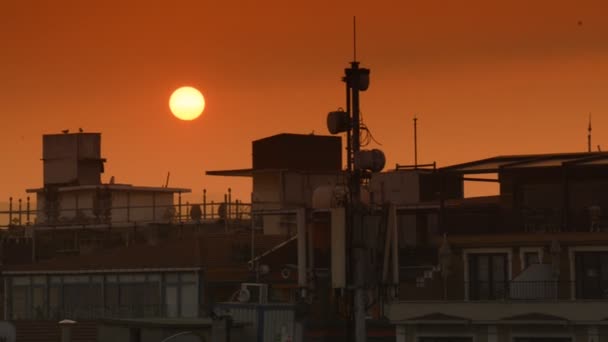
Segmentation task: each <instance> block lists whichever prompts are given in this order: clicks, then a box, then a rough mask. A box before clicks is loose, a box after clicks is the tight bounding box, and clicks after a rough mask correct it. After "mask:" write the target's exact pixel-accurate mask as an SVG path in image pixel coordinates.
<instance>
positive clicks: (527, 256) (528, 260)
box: [524, 252, 540, 268]
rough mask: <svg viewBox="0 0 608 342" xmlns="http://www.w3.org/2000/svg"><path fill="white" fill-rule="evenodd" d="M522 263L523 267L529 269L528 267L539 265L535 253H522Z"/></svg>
mask: <svg viewBox="0 0 608 342" xmlns="http://www.w3.org/2000/svg"><path fill="white" fill-rule="evenodd" d="M524 263H525V267H526V268H527V267H530V265H534V264H540V260H539V258H538V253H537V252H526V253H524Z"/></svg>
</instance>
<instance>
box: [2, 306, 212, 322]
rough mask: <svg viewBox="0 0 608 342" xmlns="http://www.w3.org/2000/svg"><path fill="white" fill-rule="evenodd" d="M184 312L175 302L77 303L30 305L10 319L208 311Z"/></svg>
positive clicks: (191, 312) (201, 311)
mask: <svg viewBox="0 0 608 342" xmlns="http://www.w3.org/2000/svg"><path fill="white" fill-rule="evenodd" d="M186 311H188V312H185V311H184V310H183V308H182V312H181V313H180V312H179V307H178V305H177V304H173V305H167V304H142V305H120V306H115V307H103V306H98V305H79V306H73V307H63V308H57V307H55V308H48V307H42V306H37V307H31V308H22V309H14V308H13V310H11V312H10V319H18V320H40V319H56V320H61V319H64V318H70V319H100V318H113V319H126V318H177V317H188V318H192V317H202V316H205V314H206V313H207V312H208V311H207V308H206V307H205V306H200V307H199V308H197V307H196V306H193V307H190V308H188V310H186Z"/></svg>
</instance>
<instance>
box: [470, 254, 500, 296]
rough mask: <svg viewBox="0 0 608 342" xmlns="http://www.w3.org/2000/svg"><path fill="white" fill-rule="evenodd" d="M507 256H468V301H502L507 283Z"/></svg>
mask: <svg viewBox="0 0 608 342" xmlns="http://www.w3.org/2000/svg"><path fill="white" fill-rule="evenodd" d="M507 260H508V259H507V254H504V253H495V254H469V260H468V261H469V279H468V281H469V284H468V286H469V299H471V300H487V299H503V298H504V296H505V295H506V289H507V282H508V269H507V268H508V265H507Z"/></svg>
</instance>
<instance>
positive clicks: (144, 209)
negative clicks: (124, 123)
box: [27, 133, 190, 226]
mask: <svg viewBox="0 0 608 342" xmlns="http://www.w3.org/2000/svg"><path fill="white" fill-rule="evenodd" d="M42 150H43V157H42V161H43V174H44V177H43V178H44V185H43V187H42V188H37V189H28V190H27V192H28V193H33V194H36V204H37V208H36V220H35V223H36V224H38V225H52V226H57V225H74V224H77V225H83V224H113V225H118V224H126V225H131V224H133V223H155V222H171V221H172V220H175V219H176V216H177V215H178V212H177V209H178V208H176V206H175V204H174V195H175V194H177V195H178V196H180V198H181V194H182V193H188V192H190V189H184V188H168V187H144V186H132V185H130V184H115V182H114V178H113V177H112V179H111V180H110V182H109V183H108V184H103V183H102V182H101V174H102V173H103V171H104V168H103V164H104V162H105V161H106V160H105V159H103V158H101V134H99V133H67V134H47V135H44V136H43V139H42ZM179 209H180V210H181V207H180V208H179ZM179 214H181V213H179Z"/></svg>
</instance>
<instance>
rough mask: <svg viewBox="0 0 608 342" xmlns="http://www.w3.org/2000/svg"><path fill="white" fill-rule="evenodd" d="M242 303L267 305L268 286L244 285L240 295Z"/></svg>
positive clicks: (239, 298)
mask: <svg viewBox="0 0 608 342" xmlns="http://www.w3.org/2000/svg"><path fill="white" fill-rule="evenodd" d="M238 301H239V302H241V303H255V304H265V303H267V302H268V284H259V283H242V284H241V290H240V291H239V294H238Z"/></svg>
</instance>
